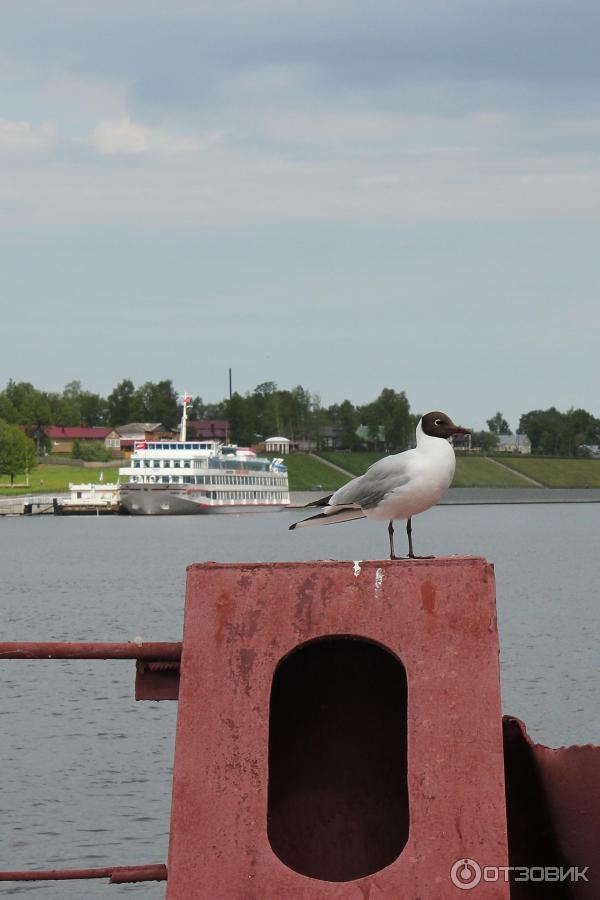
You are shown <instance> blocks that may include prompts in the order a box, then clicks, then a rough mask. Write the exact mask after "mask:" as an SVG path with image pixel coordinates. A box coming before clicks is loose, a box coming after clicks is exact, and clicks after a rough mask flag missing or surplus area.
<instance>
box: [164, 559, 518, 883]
mask: <svg viewBox="0 0 600 900" xmlns="http://www.w3.org/2000/svg"><path fill="white" fill-rule="evenodd" d="M319 644H320V645H321V650H320V651H319V649H318V648H319ZM343 644H346V645H355V647H356V648H357V650H360V652H359V653H358V654H357V655H356V657H355V660H354V662H352V659H353V658H354V657H353V651H352V647H350V650H351V652H350V660H351V666H350V668H348V670H347V671H348V672H349V675H350V676H351V681H349V682H348V683H350V684H351V685H352V691H351V692H350V694H348V691H347V690H346V691H345V689H346V687H347V684H346V681H345V677H346V676H345V675H341V674H340V673H343V672H346V669H341V668H340V665H341V663H340V661H341V660H342V657H344V656H347V655H348V654H346V653H345V652H342V651H343V650H344V648H343V646H342V645H343ZM365 647H371V648H372V649H373V650H374V652H373V653H370V652H368V653H366V654H365V653H363V651H364V649H365ZM311 648H313V649H314V648H317V651H318V652H317V653H316V654H313V655H311V654H310V653H307V650H309V649H311ZM330 651H331V652H330ZM317 657H318V660H317ZM363 657H364V659H367V658H368V659H369V660H371V662H369V664H368V665H367V666H365V665H363V662H362V661H361V660H362V659H363ZM384 658H385V659H384ZM304 660H306V662H304ZM385 660H387V662H385ZM288 663H291V664H293V665H291V666H290V665H288ZM338 663H340V665H338ZM382 664H384V667H385V666H388V668H389V671H390V672H396V673H397V674H398V673H399V672H401V671H404V672H405V682H404V684H405V686H407V690H406V687H405V688H404V689H403V687H402V678H401V677H400V676H398V678H397V690H396V691H395V693H394V692H389V691H388V690H387V686H386V680H385V679H384V680H383V681H382V680H379V681H378V680H377V679H375V678H374V673H375V670H376V669H377V668H378V667H379V669H381V666H382ZM344 665H345V663H344ZM292 669H293V670H294V672H295V674H294V675H290V672H291V671H292ZM284 673H286V674H285V677H284ZM321 686H322V688H323V691H322V692H321V690H320V688H321ZM334 689H335V690H337V691H338V693H339V696H340V704H339V706H338V705H336V704H335V702H332V697H335V690H334ZM403 698H404V699H403ZM406 698H407V699H406ZM325 701H326V703H325V706H324V707H323V703H324V702H325ZM354 703H355V704H356V721H353V709H354V707H353V704H354ZM281 722H283V723H284V727H283V728H282V727H281ZM298 722H299V723H300V725H298ZM276 726H277V727H276ZM286 727H287V728H290V729H293V740H290V739H289V734H288V735H286ZM388 740H389V741H390V742H392V743H390V744H389V745H388V743H387V742H388ZM348 773H351V777H350V778H349V776H348ZM353 779H354V780H353ZM388 781H389V793H390V794H391V795H392V794H393V796H394V797H395V801H394V802H395V803H396V807H397V809H398V816H393V815H387V814H386V815H387V817H385V816H384V817H383V818H382V815H381V809H382V808H384V807H385V806H386V805H387V801H386V787H387V786H388ZM275 785H277V791H276V795H274V790H275V788H274V786H275ZM371 787H373V788H374V789H375V790H376V792H377V796H378V797H381V798H382V804H374V803H373V801H372V792H371ZM403 798H404V799H403ZM380 807H381V808H380ZM323 811H326V812H323ZM390 829H396V830H398V829H400V832H401V833H399V834H398V835H397V838H398V840H397V843H396V850H397V852H396V850H394V848H393V847H391V845H390V847H391V850H390V853H389V854H388V856H387V864H386V865H384V866H383V867H381V863H380V862H379V860H381V858H382V854H381V852H380V845H381V843H382V842H389V830H390ZM324 848H325V849H324ZM349 848H350V849H349ZM352 848H356V851H357V852H355V851H354V849H352ZM392 850H394V852H395V853H396V857H395V858H393V853H392V852H391V851H392ZM386 853H388V851H387V850H386ZM332 857H333V859H332ZM468 857H471V858H475V859H477V860H478V861H480V863H481V865H482V866H507V865H508V849H507V835H506V807H505V796H504V774H503V745H502V723H501V710H500V684H499V670H498V635H497V629H496V609H495V585H494V575H493V568H492V566H490V565H489V564H488V563H486V562H485V560H482V559H478V558H470V557H467V558H455V559H437V560H431V561H429V560H428V561H425V560H423V561H414V562H397V561H388V560H385V561H381V562H380V561H368V562H361V563H354V564H353V563H352V562H333V561H332V562H330V561H326V562H311V563H302V564H293V563H280V564H247V565H217V564H204V565H198V566H191V567H190V568H189V569H188V581H187V595H186V609H185V627H184V642H183V653H182V661H181V684H180V692H179V708H178V720H177V736H176V749H175V768H174V783H173V805H172V818H171V839H170V848H169V881H168V888H167V897H168V900H205V898H207V897H215V898H216V897H223V898H225V897H227V898H228V900H264V898H267V897H268V898H282V897H285V898H286V900H314V898H315V897H317V896H318V897H319V900H350V898H357V900H360V898H365V897H368V896H371V895H373V896H375V895H377V897H378V898H379V897H381V898H382V900H414V898H415V897H423V898H427V900H449V898H450V897H453V896H454V895H455V894H456V895H457V896H459V895H460V893H461V892H460V889H459V888H457V887H455V886H454V885H453V883H452V881H451V871H452V868H453V866H454V865H455V864H457V863H458V864H459V865H460V864H461V861H462V860H464V859H465V858H468ZM332 863H333V868H335V872H336V873H337V874H335V875H334V876H331V875H329V876H327V875H326V874H321V875H320V874H319V873H326V872H330V871H332ZM357 871H358V872H362V873H363V874H362V875H360V876H359V877H357V875H356V872H357ZM307 876H308V877H307ZM476 893H477V897H478V898H481V900H508V897H509V885H508V884H507V883H501V882H495V883H484V882H483V881H482V883H481V884H479V885H478V887H477V891H476Z"/></svg>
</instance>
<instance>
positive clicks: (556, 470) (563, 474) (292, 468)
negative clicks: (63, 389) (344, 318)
mask: <svg viewBox="0 0 600 900" xmlns="http://www.w3.org/2000/svg"><path fill="white" fill-rule="evenodd" d="M321 456H323V458H324V459H328V460H330V461H331V462H333V463H335V464H336V465H338V466H340V467H341V468H343V469H347V470H348V471H349V472H353V473H354V474H355V475H362V474H363V472H365V471H366V470H367V468H368V467H369V466H370V465H371V464H372V463H373V462H375V460H377V459H380V456H381V455H380V454H378V453H336V452H333V451H327V452H323V453H322V454H321ZM500 461H501V462H502V463H503V465H504V466H508V468H510V469H513V470H514V475H513V474H512V473H511V472H509V471H507V470H506V469H503V468H501V467H500V466H497V465H495V464H494V463H493V462H492V461H491V460H490V459H487V458H486V457H482V456H471V457H464V456H462V457H458V459H457V461H456V475H455V477H454V482H453V487H533V485H531V484H528V483H527V482H526V481H524V479H522V478H519V475H518V473H519V472H522V473H523V474H524V475H528V476H529V477H530V478H534V479H535V480H536V481H539V482H541V483H542V484H545V485H547V486H548V487H555V488H558V487H565V488H569V487H579V488H585V487H596V488H600V460H597V459H542V458H534V459H527V458H522V459H521V458H518V457H512V456H511V457H502V459H501V460H500ZM286 464H287V466H288V472H289V480H290V490H292V491H308V490H310V489H311V488H312V487H314V486H315V485H317V484H320V485H321V486H322V488H323V490H324V491H334V490H336V489H337V488H338V487H341V486H342V484H345V482H346V481H347V480H348V479H347V478H346V477H345V476H344V475H343V474H342V472H336V470H335V469H332V468H331V467H330V466H328V465H327V464H326V463H324V462H319V460H318V459H315V458H314V457H312V456H308V455H307V454H304V453H295V454H293V455H292V456H289V457H288V458H287V459H286ZM102 471H103V472H104V482H108V481H116V480H117V474H118V473H117V469H116V468H112V467H110V466H106V467H105V468H104V469H84V468H80V467H79V466H53V465H51V464H50V465H40V466H37V467H36V468H35V469H34V470H33V472H32V473H31V475H30V476H29V487H28V488H26V487H17V488H12V489H11V487H10V482H9V479H8V478H7V477H6V476H2V477H0V495H4V496H17V495H18V494H26V493H34V494H35V493H44V492H45V491H66V490H68V487H69V482H71V481H72V482H92V483H96V482H98V481H99V479H100V472H102ZM15 481H16V482H24V481H25V478H24V476H17V477H16V478H15ZM41 481H43V482H44V483H43V485H42V484H41Z"/></svg>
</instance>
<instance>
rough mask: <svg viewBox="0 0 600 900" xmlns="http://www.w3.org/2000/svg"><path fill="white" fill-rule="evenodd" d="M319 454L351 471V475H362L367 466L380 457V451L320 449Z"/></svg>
mask: <svg viewBox="0 0 600 900" xmlns="http://www.w3.org/2000/svg"><path fill="white" fill-rule="evenodd" d="M319 456H322V457H323V459H328V460H329V461H330V462H332V463H334V465H336V466H340V468H342V469H346V471H347V472H352V474H353V475H362V474H363V473H364V472H366V471H367V469H368V468H369V466H371V465H373V463H374V462H377V460H378V459H381V453H371V452H365V453H341V452H340V451H339V450H338V451H336V450H321V452H320V453H319ZM340 474H341V473H340Z"/></svg>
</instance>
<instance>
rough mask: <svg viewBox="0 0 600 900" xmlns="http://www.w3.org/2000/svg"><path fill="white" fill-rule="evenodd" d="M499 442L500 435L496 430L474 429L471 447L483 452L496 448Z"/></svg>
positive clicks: (489, 451)
mask: <svg viewBox="0 0 600 900" xmlns="http://www.w3.org/2000/svg"><path fill="white" fill-rule="evenodd" d="M499 443H500V437H499V435H498V434H497V433H496V432H495V431H474V432H473V433H472V435H471V447H472V448H473V449H474V450H481V451H482V452H483V453H491V452H492V451H494V450H496V449H497V447H498V444H499Z"/></svg>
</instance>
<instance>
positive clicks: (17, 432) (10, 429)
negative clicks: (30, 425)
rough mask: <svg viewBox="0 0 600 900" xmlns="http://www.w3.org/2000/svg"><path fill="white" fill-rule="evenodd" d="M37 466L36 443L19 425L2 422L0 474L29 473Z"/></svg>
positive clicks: (12, 478)
mask: <svg viewBox="0 0 600 900" xmlns="http://www.w3.org/2000/svg"><path fill="white" fill-rule="evenodd" d="M34 466H35V444H34V443H33V441H32V440H31V438H29V437H27V435H26V434H25V432H24V431H23V430H22V429H21V428H19V426H18V425H8V424H7V423H6V422H0V475H8V476H9V478H10V483H11V484H14V480H15V475H18V474H20V473H23V474H29V472H31V470H32V469H33V467H34Z"/></svg>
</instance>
